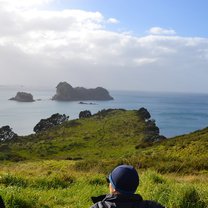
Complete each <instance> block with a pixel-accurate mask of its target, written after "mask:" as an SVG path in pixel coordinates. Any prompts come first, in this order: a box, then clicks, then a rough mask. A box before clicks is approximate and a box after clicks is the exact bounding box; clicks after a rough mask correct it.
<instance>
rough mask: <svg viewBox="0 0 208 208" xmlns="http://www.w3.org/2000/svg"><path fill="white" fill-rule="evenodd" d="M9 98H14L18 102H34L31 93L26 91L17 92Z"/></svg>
mask: <svg viewBox="0 0 208 208" xmlns="http://www.w3.org/2000/svg"><path fill="white" fill-rule="evenodd" d="M9 100H15V101H18V102H34V100H33V96H32V94H30V93H26V92H18V93H17V94H16V96H15V97H12V98H10V99H9Z"/></svg>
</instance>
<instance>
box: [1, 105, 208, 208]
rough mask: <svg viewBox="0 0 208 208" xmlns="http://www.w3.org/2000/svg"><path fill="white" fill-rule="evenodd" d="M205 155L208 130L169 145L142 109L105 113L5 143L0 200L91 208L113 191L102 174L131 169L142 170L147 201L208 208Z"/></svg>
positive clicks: (10, 203) (20, 204) (141, 189)
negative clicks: (124, 166) (117, 168)
mask: <svg viewBox="0 0 208 208" xmlns="http://www.w3.org/2000/svg"><path fill="white" fill-rule="evenodd" d="M207 149H208V128H206V129H204V130H200V131H196V132H194V133H191V134H188V135H183V136H179V137H175V138H171V139H164V138H163V137H161V136H159V129H158V128H157V126H156V125H155V122H154V121H153V120H150V115H149V114H148V112H147V111H145V109H140V110H139V111H125V110H122V109H121V110H104V111H101V112H99V113H97V114H95V115H93V116H91V117H89V118H81V119H77V120H72V121H67V122H64V123H63V124H62V125H60V126H57V127H54V128H52V129H50V130H46V131H43V132H40V133H37V134H33V135H29V136H26V137H18V138H16V139H12V140H8V141H4V142H3V141H2V142H0V160H1V165H0V195H2V196H3V198H4V199H5V201H6V203H7V206H8V207H28V208H29V207H72V208H76V207H89V206H90V205H91V202H90V199H89V198H90V196H91V195H98V194H103V193H105V192H107V191H108V189H107V186H106V184H105V175H106V174H107V173H108V172H109V171H110V170H111V169H112V168H113V167H114V166H116V165H118V164H122V163H126V164H132V165H134V166H135V167H136V168H137V169H138V170H139V172H140V175H141V186H140V187H139V189H138V192H139V193H141V194H142V196H143V197H144V198H145V199H154V200H156V201H159V202H161V203H162V204H164V205H166V206H167V207H170V208H173V207H174V208H183V207H184V208H185V207H188V208H192V207H198V208H204V207H208V188H207V182H208V177H207V171H208V162H207V161H208V151H207ZM147 169H152V170H147ZM160 174H163V175H160Z"/></svg>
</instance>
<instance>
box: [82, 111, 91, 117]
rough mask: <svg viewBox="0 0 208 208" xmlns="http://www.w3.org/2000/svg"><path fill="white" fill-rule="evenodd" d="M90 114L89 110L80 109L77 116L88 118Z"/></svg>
mask: <svg viewBox="0 0 208 208" xmlns="http://www.w3.org/2000/svg"><path fill="white" fill-rule="evenodd" d="M91 116H92V114H91V112H90V111H89V110H85V111H81V112H80V113H79V118H89V117H91Z"/></svg>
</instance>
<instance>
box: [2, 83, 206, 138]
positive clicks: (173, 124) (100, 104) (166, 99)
mask: <svg viewBox="0 0 208 208" xmlns="http://www.w3.org/2000/svg"><path fill="white" fill-rule="evenodd" d="M18 91H25V92H29V93H32V95H33V97H34V99H41V100H40V101H36V102H32V103H20V102H16V101H10V100H8V99H9V98H11V97H14V96H15V95H16V93H17V92H18ZM54 94H55V88H54V89H34V88H30V89H28V88H25V87H5V86H0V127H1V126H4V125H9V126H10V127H11V128H12V129H13V131H14V132H15V133H17V134H18V135H28V134H31V133H34V132H33V128H34V126H35V125H36V124H37V123H38V122H39V121H40V119H42V118H48V117H50V116H51V115H52V114H54V113H61V114H66V115H68V116H69V119H75V118H78V115H79V112H80V111H82V110H90V111H91V112H92V113H96V112H98V111H99V110H102V109H108V108H124V109H129V110H130V109H134V110H137V109H139V108H141V107H145V108H147V110H148V111H149V112H150V114H151V118H152V119H155V120H156V124H157V126H158V127H159V129H160V134H161V135H164V136H166V137H173V136H177V135H181V134H186V133H190V132H193V131H195V130H198V129H202V128H205V127H207V126H208V94H192V93H162V92H161V93H159V92H139V91H110V94H111V95H112V96H113V97H114V100H111V101H89V102H93V103H95V105H85V104H79V102H77V101H76V102H58V101H52V100H50V98H52V96H53V95H54Z"/></svg>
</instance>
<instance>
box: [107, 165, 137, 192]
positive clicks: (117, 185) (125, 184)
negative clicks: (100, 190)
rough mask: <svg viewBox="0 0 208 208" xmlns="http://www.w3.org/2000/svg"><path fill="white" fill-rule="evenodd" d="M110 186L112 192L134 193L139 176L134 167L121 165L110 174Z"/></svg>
mask: <svg viewBox="0 0 208 208" xmlns="http://www.w3.org/2000/svg"><path fill="white" fill-rule="evenodd" d="M108 179H109V188H110V193H112V194H134V192H135V191H136V189H137V187H138V185H139V176H138V173H137V171H136V170H135V169H134V167H132V166H130V165H120V166H118V167H116V168H115V169H114V170H113V171H112V172H111V173H110V175H109V177H108Z"/></svg>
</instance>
